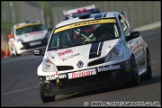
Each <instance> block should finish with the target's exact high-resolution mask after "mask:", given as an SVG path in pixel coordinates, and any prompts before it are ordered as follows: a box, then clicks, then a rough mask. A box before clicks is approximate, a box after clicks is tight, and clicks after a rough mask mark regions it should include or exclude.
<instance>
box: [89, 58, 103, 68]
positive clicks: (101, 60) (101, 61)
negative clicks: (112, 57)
mask: <svg viewBox="0 0 162 108" xmlns="http://www.w3.org/2000/svg"><path fill="white" fill-rule="evenodd" d="M104 60H105V58H100V59H98V60H95V61H92V62H89V63H88V66H94V65H98V64H102V63H104V62H105V61H104Z"/></svg>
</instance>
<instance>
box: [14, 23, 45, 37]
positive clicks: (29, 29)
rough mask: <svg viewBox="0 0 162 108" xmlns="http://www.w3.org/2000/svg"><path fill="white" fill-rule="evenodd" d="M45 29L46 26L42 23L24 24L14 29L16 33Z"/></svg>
mask: <svg viewBox="0 0 162 108" xmlns="http://www.w3.org/2000/svg"><path fill="white" fill-rule="evenodd" d="M46 29H47V28H46V27H45V26H44V25H42V24H39V25H31V26H24V27H21V28H18V29H16V35H22V34H25V33H30V32H36V31H42V30H46Z"/></svg>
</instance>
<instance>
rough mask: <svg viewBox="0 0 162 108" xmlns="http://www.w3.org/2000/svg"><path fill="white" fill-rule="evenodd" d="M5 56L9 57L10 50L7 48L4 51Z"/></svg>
mask: <svg viewBox="0 0 162 108" xmlns="http://www.w3.org/2000/svg"><path fill="white" fill-rule="evenodd" d="M5 56H6V57H9V56H10V50H9V49H8V48H7V49H6V51H5Z"/></svg>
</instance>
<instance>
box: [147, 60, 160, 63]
mask: <svg viewBox="0 0 162 108" xmlns="http://www.w3.org/2000/svg"><path fill="white" fill-rule="evenodd" d="M160 61H161V60H157V61H153V62H150V63H156V62H160Z"/></svg>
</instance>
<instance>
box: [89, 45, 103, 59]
mask: <svg viewBox="0 0 162 108" xmlns="http://www.w3.org/2000/svg"><path fill="white" fill-rule="evenodd" d="M102 46H103V42H97V43H92V45H91V49H90V53H89V59H91V58H95V57H100V56H101V50H102Z"/></svg>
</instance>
